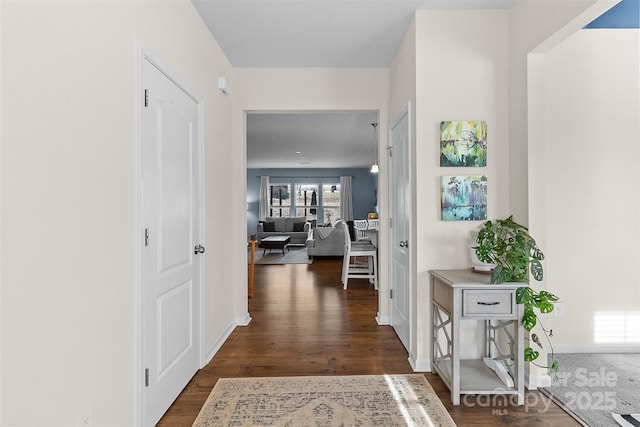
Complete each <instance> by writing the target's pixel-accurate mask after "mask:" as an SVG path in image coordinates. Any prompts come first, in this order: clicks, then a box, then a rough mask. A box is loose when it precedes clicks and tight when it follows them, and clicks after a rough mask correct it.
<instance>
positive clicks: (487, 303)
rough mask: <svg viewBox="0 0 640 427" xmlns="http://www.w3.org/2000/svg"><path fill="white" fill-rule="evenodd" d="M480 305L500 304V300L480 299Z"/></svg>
mask: <svg viewBox="0 0 640 427" xmlns="http://www.w3.org/2000/svg"><path fill="white" fill-rule="evenodd" d="M478 305H500V301H493V302H484V301H478Z"/></svg>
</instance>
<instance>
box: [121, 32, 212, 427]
mask: <svg viewBox="0 0 640 427" xmlns="http://www.w3.org/2000/svg"><path fill="white" fill-rule="evenodd" d="M136 45H137V46H136V61H135V63H136V85H135V95H134V97H133V98H134V101H135V104H136V105H135V109H134V111H135V114H136V117H135V124H136V161H135V162H136V165H135V178H136V184H135V189H134V198H135V209H136V212H135V216H136V226H135V233H134V236H133V242H134V247H135V248H136V249H135V275H136V285H135V307H134V319H135V327H134V340H135V348H134V354H135V367H134V372H135V378H134V387H135V396H134V418H135V420H136V425H140V426H144V425H145V424H144V422H145V420H144V410H143V409H144V408H143V401H144V400H143V397H144V389H145V385H144V371H145V366H144V357H143V356H144V351H143V350H144V349H143V333H144V330H143V327H144V316H143V314H144V313H143V306H144V298H143V297H144V282H143V275H142V272H143V266H142V255H143V247H144V243H143V239H144V221H143V209H142V208H143V206H142V201H143V200H142V194H143V192H142V160H143V155H142V144H143V135H142V129H143V114H144V108H145V107H144V81H143V75H142V74H143V64H144V61H149V62H150V63H151V64H153V65H154V66H155V67H156V68H157V69H158V70H160V72H162V73H163V74H164V75H165V76H166V77H167V78H168V79H169V80H171V81H172V82H173V83H174V84H176V85H177V86H178V87H179V88H180V89H182V90H183V91H184V92H185V93H186V94H187V95H188V96H189V97H190V98H192V99H193V100H194V101H195V102H196V103H197V104H198V138H197V139H196V141H195V143H196V150H197V153H198V164H197V165H196V167H197V168H198V174H197V179H198V181H199V185H198V197H199V199H200V203H198V210H197V215H198V218H197V219H196V221H197V222H198V228H199V236H198V240H199V242H201V243H200V244H202V245H203V246H205V247H206V241H205V236H206V233H205V213H206V212H205V194H206V192H205V176H204V98H202V97H201V96H199V94H198V93H197V92H196V91H194V90H193V89H192V88H191V87H190V86H189V85H188V84H187V83H186V82H185V81H184V80H183V79H182V78H180V77H179V75H178V74H177V73H175V72H174V71H173V70H172V69H171V68H170V67H169V66H167V64H166V63H165V62H164V61H163V60H162V59H160V57H159V56H157V55H156V54H155V53H153V51H152V50H151V49H150V48H149V47H148V46H147V45H146V43H145V42H144V41H143V40H142V39H140V38H138V39H137V40H136ZM201 259H202V260H203V261H202V262H200V263H199V264H198V271H197V273H196V274H197V276H198V280H199V286H198V290H197V292H196V298H197V299H198V308H199V309H198V318H197V319H196V322H197V323H198V333H197V334H196V336H195V339H196V340H197V345H198V349H199V351H198V365H199V367H200V368H202V367H203V366H204V364H205V357H204V283H205V268H204V266H205V264H204V258H201Z"/></svg>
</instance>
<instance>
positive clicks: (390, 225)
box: [389, 218, 393, 228]
mask: <svg viewBox="0 0 640 427" xmlns="http://www.w3.org/2000/svg"><path fill="white" fill-rule="evenodd" d="M389 228H393V218H389Z"/></svg>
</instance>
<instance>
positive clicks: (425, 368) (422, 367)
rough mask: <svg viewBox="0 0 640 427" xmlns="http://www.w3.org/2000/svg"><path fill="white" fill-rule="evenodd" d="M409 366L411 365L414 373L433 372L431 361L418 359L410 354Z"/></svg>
mask: <svg viewBox="0 0 640 427" xmlns="http://www.w3.org/2000/svg"><path fill="white" fill-rule="evenodd" d="M409 365H411V369H412V370H413V372H431V360H429V359H416V358H415V357H414V356H413V355H411V354H409Z"/></svg>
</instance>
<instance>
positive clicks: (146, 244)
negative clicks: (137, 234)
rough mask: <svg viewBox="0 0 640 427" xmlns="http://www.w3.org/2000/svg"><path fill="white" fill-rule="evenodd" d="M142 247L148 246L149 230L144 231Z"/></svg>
mask: <svg viewBox="0 0 640 427" xmlns="http://www.w3.org/2000/svg"><path fill="white" fill-rule="evenodd" d="M144 245H145V246H149V229H148V228H145V229H144Z"/></svg>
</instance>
